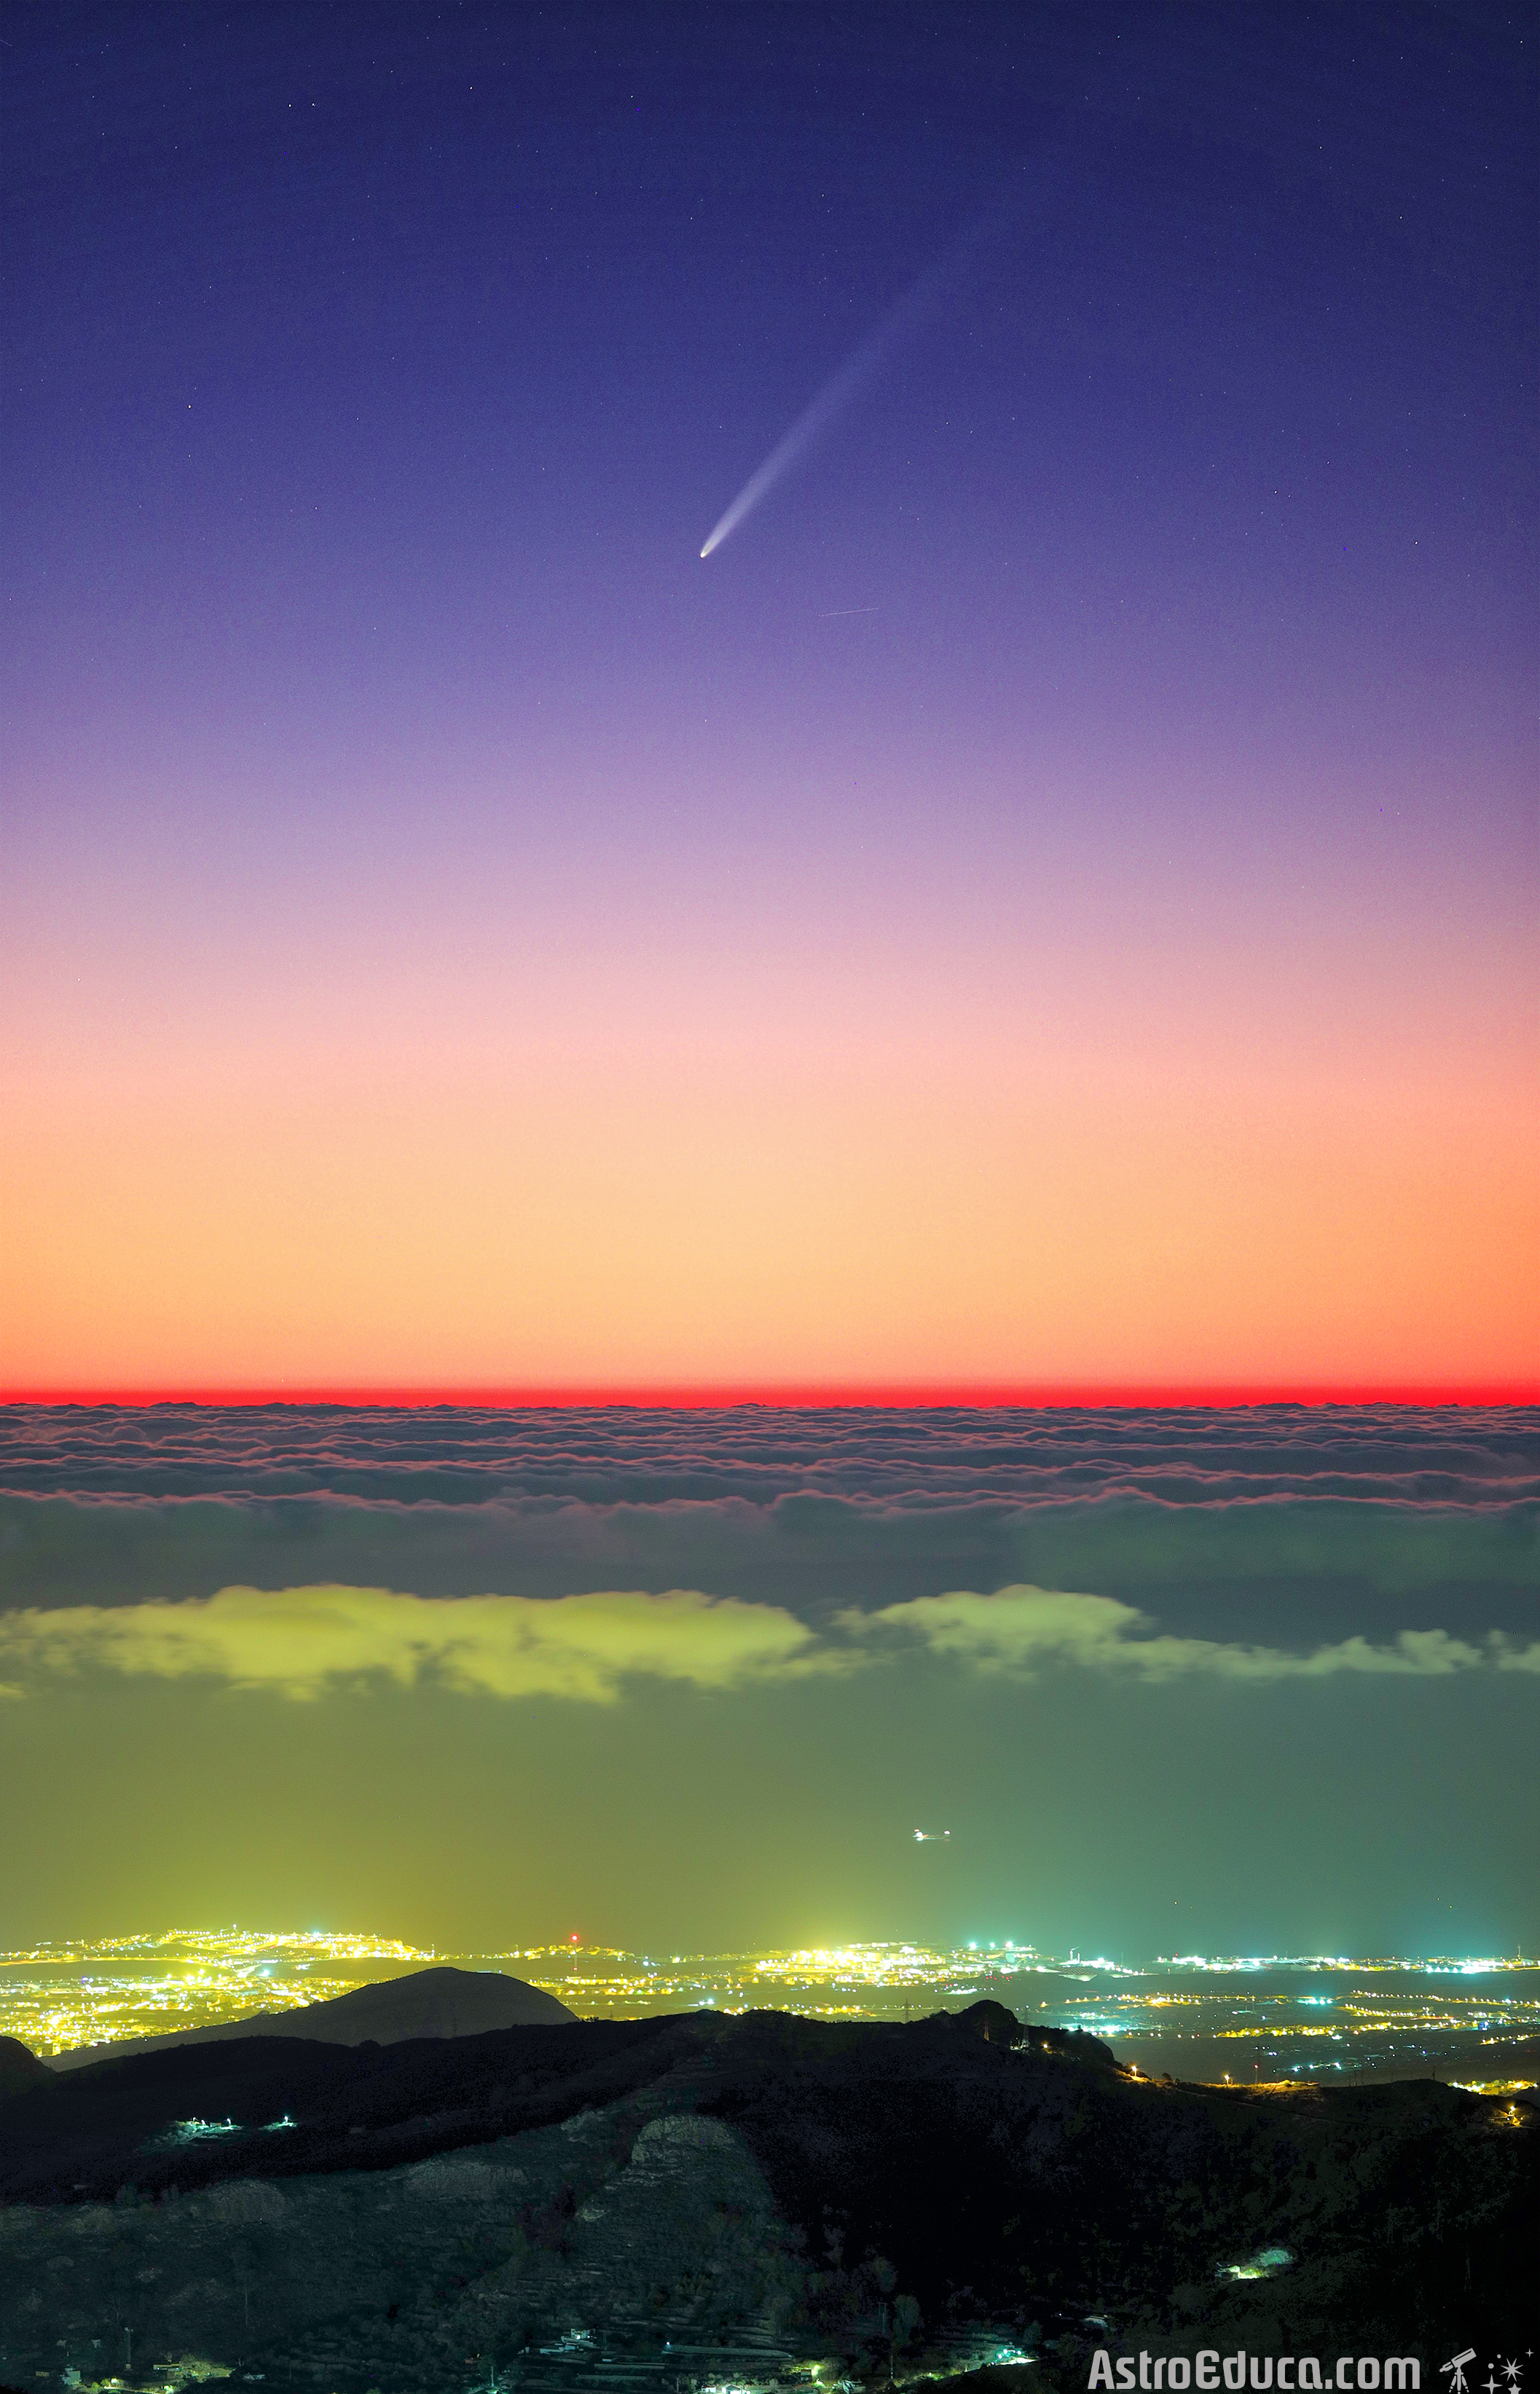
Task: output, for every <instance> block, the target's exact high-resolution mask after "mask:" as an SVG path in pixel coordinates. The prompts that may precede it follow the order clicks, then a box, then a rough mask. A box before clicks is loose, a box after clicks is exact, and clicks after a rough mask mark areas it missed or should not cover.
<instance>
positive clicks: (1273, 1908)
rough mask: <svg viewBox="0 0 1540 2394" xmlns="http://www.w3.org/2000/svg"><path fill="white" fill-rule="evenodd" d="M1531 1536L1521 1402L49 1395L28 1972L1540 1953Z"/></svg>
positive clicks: (12, 1438) (18, 1622)
mask: <svg viewBox="0 0 1540 2394" xmlns="http://www.w3.org/2000/svg"><path fill="white" fill-rule="evenodd" d="M1537 1518H1540V1414H1536V1412H1535V1410H1534V1409H1533V1408H1528V1409H1520V1408H1508V1409H1497V1408H1492V1409H1486V1410H1480V1409H1474V1408H1459V1407H1443V1408H1439V1409H1429V1410H1427V1411H1419V1410H1417V1409H1415V1408H1412V1407H1405V1406H1380V1407H1375V1408H1362V1409H1351V1408H1347V1407H1340V1406H1336V1407H1322V1408H1318V1409H1313V1410H1311V1409H1306V1408H1301V1407H1296V1406H1277V1407H1255V1408H1244V1407H1233V1408H1223V1409H1215V1410H1212V1411H1204V1409H1202V1408H1198V1407H1191V1406H1189V1407H1181V1408H1173V1409H1171V1410H1169V1411H1164V1412H1163V1411H1160V1410H1157V1409H1154V1408H1144V1409H1133V1408H1124V1409H1120V1408H1112V1407H1086V1408H1083V1409H1080V1410H1075V1409H1073V1408H1067V1407H1066V1408H1060V1409H1057V1410H1052V1411H1047V1410H1043V1409H1034V1408H1022V1409H1020V1410H1017V1411H1012V1410H1010V1409H1008V1408H998V1409H975V1408H967V1407H957V1408H950V1409H949V1408H943V1407H931V1408H925V1409H909V1410H897V1409H896V1410H888V1411H885V1410H883V1409H880V1408H875V1407H867V1408H858V1407H853V1406H849V1407H836V1408H830V1409H828V1410H826V1411H823V1412H820V1411H817V1410H814V1409H806V1408H804V1409H796V1410H793V1409H777V1408H775V1407H773V1406H754V1407H751V1406H742V1407H738V1408H736V1409H733V1410H730V1411H726V1412H719V1413H712V1412H710V1411H707V1410H705V1409H698V1410H691V1411H683V1410H679V1409H663V1408H660V1409H656V1410H652V1411H650V1410H647V1409H645V1408H641V1407H637V1406H615V1407H612V1408H609V1409H604V1408H592V1409H584V1408H579V1407H551V1408H545V1409H539V1410H529V1411H522V1412H520V1411H519V1410H517V1409H513V1408H494V1407H485V1408H480V1409H474V1408H462V1409H456V1408H452V1407H445V1408H441V1409H417V1410H400V1411H392V1410H390V1409H388V1408H386V1407H383V1406H369V1407H359V1408H357V1409H356V1410H351V1411H349V1410H348V1409H346V1408H341V1407H336V1406H317V1407H313V1408H303V1407H298V1406H294V1405H274V1406H270V1407H267V1408H262V1407H256V1406H245V1407H230V1408H225V1409H217V1408H210V1407H196V1406H162V1407H153V1408H151V1407H144V1408H112V1407H106V1408H100V1409H91V1408H86V1407H82V1406H60V1407H51V1408H46V1407H36V1408H32V1407H16V1408H13V1409H11V1411H10V1412H9V1414H8V1415H7V1419H6V1426H5V1436H4V1438H3V1440H0V1560H3V1562H4V1568H5V1584H4V1598H3V1601H0V1817H3V1818H4V1819H6V1820H7V1822H20V1823H22V1824H23V1826H22V1829H21V1832H20V1835H16V1836H13V1837H12V1838H11V1839H10V1840H9V1841H8V1844H7V1857H6V1869H5V1872H4V1874H0V1950H3V1951H11V1952H14V1951H16V1950H17V1949H18V1948H20V1947H24V1946H26V1945H29V1944H31V1943H32V1942H33V1941H34V1940H38V1939H40V1938H54V1939H58V1938H60V1937H64V1936H104V1935H112V1934H121V1933H123V1932H124V1931H125V1930H129V1929H169V1928H173V1927H190V1926H199V1925H204V1926H210V1927H212V1926H217V1925H219V1924H224V1923H229V1922H230V1921H239V1922H242V1923H244V1925H245V1926H247V1927H271V1926H272V1925H273V1924H274V1923H275V1922H276V1923H279V1924H281V1925H287V1926H294V1927H322V1928H328V1929H354V1930H357V1929H373V1930H375V1931H376V1932H378V1931H382V1930H383V1931H385V1932H386V1933H388V1934H390V1935H393V1936H399V1937H404V1938H405V1939H406V1940H408V1941H409V1942H411V1943H414V1944H416V1945H418V1946H428V1945H431V1946H434V1947H436V1948H438V1949H439V1950H440V1951H445V1950H448V1951H451V1952H459V1953H466V1952H470V1953H502V1952H507V1951H508V1950H509V1949H510V1948H517V1947H521V1946H527V1945H530V1944H533V1943H546V1942H548V1941H551V1940H558V1939H564V1938H566V1937H568V1936H570V1935H572V1934H573V1932H576V1933H577V1934H578V1935H579V1936H581V1937H582V1938H583V1940H584V1941H585V1942H587V1943H593V1944H599V1945H606V1944H608V1945H615V1946H624V1947H629V1948H631V1949H633V1950H638V1951H640V1952H644V1953H659V1952H662V1953H679V1952H685V1953H700V1952H703V1951H704V1952H720V1951H722V1950H734V1951H742V1950H744V1948H746V1947H753V1946H767V1945H769V1946H776V1945H780V1946H806V1945H816V1944H823V1945H829V1944H838V1943H843V1942H846V1941H848V1940H852V1939H888V1938H894V1937H912V1938H917V1939H919V1940H922V1941H925V1942H928V1943H935V1944H941V1945H954V1944H960V1943H963V1942H965V1941H966V1940H967V1939H969V1938H976V1939H980V1940H990V1939H995V1940H1005V1939H1007V1938H1015V1939H1016V1940H1019V1941H1021V1942H1026V1941H1031V1942H1033V1943H1034V1944H1036V1945H1038V1946H1039V1947H1040V1948H1042V1949H1046V1951H1048V1952H1059V1953H1063V1952H1067V1951H1068V1950H1069V1949H1070V1948H1072V1947H1075V1946H1078V1948H1079V1949H1080V1951H1081V1952H1083V1953H1085V1952H1090V1953H1106V1954H1109V1955H1112V1956H1113V1957H1114V1958H1119V1959H1122V1960H1125V1961H1127V1960H1136V1959H1139V1958H1143V1957H1147V1956H1150V1955H1152V1954H1153V1953H1162V1952H1164V1953H1170V1952H1171V1951H1173V1950H1176V1951H1178V1952H1182V1953H1191V1952H1193V1951H1194V1950H1196V1951H1199V1952H1206V1953H1237V1952H1239V1953H1279V1952H1283V1953H1414V1954H1415V1953H1473V1954H1494V1953H1507V1954H1510V1955H1511V1954H1512V1953H1515V1952H1517V1951H1520V1950H1523V1951H1525V1952H1528V1953H1533V1952H1534V1950H1535V1947H1536V1945H1537V1944H1540V1869H1537V1868H1536V1866H1535V1865H1536V1858H1537V1855H1540V1778H1537V1776H1536V1773H1535V1770H1534V1768H1533V1757H1534V1720H1535V1699H1536V1694H1537V1692H1540V1606H1537V1603H1536V1595H1537V1584H1540V1571H1537V1561H1536V1536H1535V1529H1536V1520H1537ZM916 1828H945V1829H948V1830H950V1832H951V1835H950V1836H949V1837H947V1838H946V1839H944V1840H941V1839H938V1840H936V1841H935V1842H933V1843H919V1842H917V1841H916V1839H915V1830H916Z"/></svg>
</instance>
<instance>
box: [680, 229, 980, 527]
mask: <svg viewBox="0 0 1540 2394" xmlns="http://www.w3.org/2000/svg"><path fill="white" fill-rule="evenodd" d="M1016 192H1017V187H1016V186H1015V185H1014V184H1012V186H1011V187H1010V188H1009V193H1008V197H1007V202H1006V204H1005V206H1004V207H1002V205H1001V204H998V203H997V204H995V205H994V207H992V208H990V209H988V210H987V211H986V212H985V214H984V215H983V216H982V217H981V218H980V219H979V221H978V222H977V223H976V224H974V225H971V226H970V227H969V228H968V230H967V232H966V233H964V234H963V236H962V238H961V239H960V240H958V241H955V242H954V243H953V244H952V246H951V248H950V249H948V250H946V251H944V252H943V254H942V255H941V257H939V258H938V259H936V261H935V262H934V263H933V264H932V265H930V266H928V267H927V269H926V270H925V272H924V273H923V274H922V275H921V276H920V277H919V279H918V281H917V282H915V283H911V284H910V286H909V288H908V290H907V291H906V292H905V293H904V294H903V296H902V298H901V299H898V300H896V301H895V302H894V304H893V306H892V307H891V308H889V309H888V313H887V314H886V316H884V317H883V318H882V319H881V320H880V322H878V323H877V324H875V326H874V327H873V329H872V331H871V332H870V333H868V334H867V335H866V338H865V339H864V340H863V341H862V342H861V343H860V345H859V346H858V347H857V348H856V349H852V350H851V352H850V354H849V357H848V358H847V359H846V361H845V362H844V364H843V365H841V366H838V367H836V370H835V372H834V373H833V374H832V375H830V376H829V379H828V381H827V382H826V383H825V384H824V385H823V388H822V390H820V391H818V392H817V393H816V394H815V395H814V397H813V398H812V399H810V400H809V402H808V404H807V406H806V407H805V408H804V409H803V411H802V413H801V414H800V415H799V416H798V417H797V418H796V423H795V424H794V425H793V426H792V428H791V429H790V431H789V432H787V433H785V434H783V437H782V439H781V440H779V441H777V442H776V444H775V447H774V448H773V449H772V450H771V451H770V455H769V456H768V457H767V458H766V459H765V462H764V464H763V465H762V466H757V467H756V468H755V470H754V472H753V473H752V474H751V475H750V476H749V478H748V480H747V481H746V482H745V483H744V487H743V489H742V490H741V491H740V492H739V493H738V495H737V497H736V498H735V499H734V500H733V502H732V505H731V506H730V507H729V508H728V510H727V512H726V514H725V515H723V516H721V517H720V518H719V519H718V520H717V523H716V524H715V525H714V526H713V528H712V531H711V533H710V535H709V537H708V538H707V540H706V544H705V546H704V548H703V549H702V551H701V556H702V558H703V559H705V558H708V557H710V556H711V555H712V554H713V553H714V552H715V551H716V550H717V549H718V548H720V547H721V546H722V543H723V541H724V540H727V539H728V538H729V537H730V536H731V534H732V533H735V532H736V531H737V529H738V527H739V525H740V524H741V523H743V522H744V520H745V519H746V518H747V517H749V516H751V515H752V514H753V513H754V510H755V508H756V507H757V506H758V505H759V503H760V501H761V500H762V499H766V498H768V497H769V496H770V493H771V491H773V490H774V488H775V486H776V484H777V483H778V482H780V481H783V480H784V479H785V477H786V475H787V474H789V473H790V471H791V469H792V467H794V466H796V464H797V463H798V462H799V461H800V460H801V459H802V458H803V457H805V456H806V455H807V454H808V452H809V449H810V448H811V447H812V446H813V444H814V442H815V441H817V440H818V439H819V438H820V436H821V435H822V434H823V433H824V432H826V431H827V430H828V428H829V427H830V425H831V424H833V423H834V422H835V421H836V418H837V417H839V416H841V415H843V414H844V413H845V411H846V409H847V408H848V407H849V405H850V404H851V402H852V401H854V400H856V399H858V398H859V397H860V395H861V393H862V391H863V390H864V389H865V388H866V386H867V385H868V383H870V382H871V381H872V380H873V379H874V378H875V375H876V374H877V373H878V371H879V370H880V368H881V367H883V366H884V365H886V364H887V362H888V359H889V358H890V357H892V355H893V354H894V352H895V350H897V349H901V348H902V346H903V344H904V342H905V341H907V340H909V339H910V338H912V336H913V335H915V333H917V332H918V331H919V330H920V328H921V326H922V325H923V324H924V323H925V322H927V320H928V318H929V317H930V316H931V315H932V314H933V313H934V311H935V309H936V305H937V303H938V301H939V300H940V299H941V297H942V296H943V295H944V294H945V292H946V291H947V290H948V289H949V287H950V286H951V285H953V284H954V283H956V282H957V281H958V279H959V278H960V275H961V273H962V271H963V270H964V269H965V268H966V267H967V264H968V262H969V261H970V259H971V258H972V257H973V255H974V252H975V251H976V250H977V248H978V246H979V243H980V241H981V238H982V236H983V235H984V234H985V233H986V232H988V231H990V230H993V229H994V226H995V225H997V224H998V223H999V222H1000V220H1001V218H1002V216H1003V215H1004V214H1006V213H1007V212H1008V210H1009V209H1010V207H1012V206H1013V205H1014V204H1015V200H1016Z"/></svg>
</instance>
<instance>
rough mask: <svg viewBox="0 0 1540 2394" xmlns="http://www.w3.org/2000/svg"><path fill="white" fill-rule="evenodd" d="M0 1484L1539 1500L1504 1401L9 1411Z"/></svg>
mask: <svg viewBox="0 0 1540 2394" xmlns="http://www.w3.org/2000/svg"><path fill="white" fill-rule="evenodd" d="M0 1486H3V1487H7V1488H12V1489H17V1490H25V1491H27V1492H28V1493H33V1494H44V1493H50V1492H60V1493H61V1492H65V1491H68V1492H70V1493H76V1494H87V1493H100V1494H112V1495H120V1496H212V1495H227V1496H228V1495H241V1496H245V1497H283V1496H304V1495H321V1494H325V1495H330V1496H341V1497H352V1498H355V1499H357V1500H360V1501H362V1502H364V1503H370V1504H375V1503H381V1504H401V1505H416V1504H421V1503H438V1504H443V1505H458V1504H478V1503H483V1502H486V1501H489V1500H492V1499H495V1498H498V1497H501V1498H504V1499H513V1500H516V1501H518V1502H520V1503H534V1502H537V1501H541V1500H544V1501H546V1502H554V1503H557V1504H562V1503H566V1504H577V1505H592V1506H605V1505H617V1504H619V1505H640V1506H652V1505H663V1504H667V1503H671V1502H673V1503H678V1502H685V1503H719V1502H721V1501H723V1500H726V1499H729V1498H737V1499H739V1500H741V1501H743V1502H744V1503H746V1504H749V1505H754V1506H767V1505H770V1504H773V1503H774V1501H775V1500H776V1499H777V1498H778V1497H782V1496H786V1495H793V1494H803V1493H805V1494H822V1495H825V1496H833V1497H849V1498H858V1497H859V1498H862V1499H864V1500H867V1501H874V1502H881V1503H885V1504H889V1503H897V1504H901V1505H904V1506H911V1505H914V1504H915V1503H942V1504H950V1505H958V1504H980V1503H990V1502H993V1503H995V1504H1005V1505H1012V1504H1016V1505H1021V1504H1036V1503H1041V1502H1046V1501H1048V1500H1051V1499H1055V1498H1058V1499H1061V1500H1062V1499H1081V1500H1084V1499H1088V1498H1094V1497H1096V1496H1099V1495H1108V1494H1117V1493H1125V1494H1127V1493H1143V1494H1145V1495H1147V1496H1152V1497H1162V1498H1164V1499H1165V1501H1166V1502H1167V1503H1169V1504H1174V1505H1183V1504H1200V1503H1222V1502H1225V1501H1227V1500H1229V1499H1244V1498H1246V1497H1248V1496H1249V1497H1257V1496H1271V1497H1282V1496H1291V1495H1293V1496H1308V1497H1310V1498H1323V1497H1331V1496H1337V1497H1346V1498H1349V1499H1354V1500H1357V1499H1363V1498H1371V1499H1372V1498H1378V1499H1381V1500H1388V1501H1391V1502H1394V1503H1397V1504H1402V1505H1406V1504H1410V1505H1417V1506H1422V1505H1429V1504H1431V1505H1464V1504H1476V1503H1486V1502H1493V1501H1498V1502H1510V1503H1511V1502H1520V1501H1522V1500H1525V1499H1529V1500H1531V1501H1533V1500H1534V1499H1535V1498H1537V1497H1540V1421H1537V1418H1536V1415H1535V1413H1534V1411H1533V1409H1530V1408H1524V1407H1517V1406H1487V1407H1480V1408H1477V1407H1459V1406H1441V1407H1434V1408H1422V1407H1416V1406H1400V1405H1378V1406H1337V1405H1326V1406H1313V1407H1310V1406H1299V1405H1260V1406H1240V1407H1225V1408H1209V1407H1204V1406H1183V1407H1179V1408H1170V1407H1146V1408H1125V1407H1096V1408H1084V1407H1074V1406H1060V1407H1054V1408H1051V1409H1034V1408H1029V1407H1019V1406H1017V1407H1012V1406H999V1407H989V1408H980V1409H967V1408H958V1407H947V1406H928V1407H921V1408H906V1409H887V1408H883V1407H876V1406H845V1407H822V1408H821V1407H815V1406H809V1407H777V1406H771V1405H742V1406H736V1407H731V1408H728V1409H725V1410H719V1411H711V1410H707V1409H699V1410H679V1409H673V1408H665V1407H655V1408H648V1407H643V1406H628V1405H616V1406H590V1407H581V1406H571V1407H537V1408H524V1409H517V1408H501V1407H487V1406H473V1405H467V1406H426V1407H417V1408H408V1409H401V1410H392V1409H390V1408H388V1407H383V1406H375V1407H355V1408H349V1407H346V1406H338V1405H312V1406H302V1405H268V1406H225V1407H205V1406H197V1405H151V1406H138V1407H117V1406H86V1405H57V1406H40V1405H11V1406H7V1407H6V1408H5V1409H4V1434H3V1438H0Z"/></svg>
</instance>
